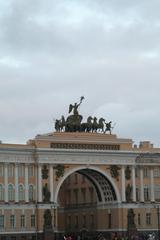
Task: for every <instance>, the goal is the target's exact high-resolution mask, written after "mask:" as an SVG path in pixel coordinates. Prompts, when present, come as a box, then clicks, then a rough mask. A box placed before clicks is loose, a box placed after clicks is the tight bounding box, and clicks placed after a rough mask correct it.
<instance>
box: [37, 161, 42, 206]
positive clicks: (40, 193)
mask: <svg viewBox="0 0 160 240" xmlns="http://www.w3.org/2000/svg"><path fill="white" fill-rule="evenodd" d="M37 187H38V202H42V166H41V165H40V164H39V165H38V186H37Z"/></svg>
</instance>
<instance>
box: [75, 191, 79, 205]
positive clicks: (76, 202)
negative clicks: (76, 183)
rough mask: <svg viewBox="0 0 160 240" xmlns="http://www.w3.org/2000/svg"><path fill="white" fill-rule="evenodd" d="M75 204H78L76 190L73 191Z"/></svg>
mask: <svg viewBox="0 0 160 240" xmlns="http://www.w3.org/2000/svg"><path fill="white" fill-rule="evenodd" d="M74 198H75V204H78V189H74Z"/></svg>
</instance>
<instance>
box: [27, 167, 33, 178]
mask: <svg viewBox="0 0 160 240" xmlns="http://www.w3.org/2000/svg"><path fill="white" fill-rule="evenodd" d="M28 175H29V177H33V176H34V166H33V165H31V166H29V168H28Z"/></svg>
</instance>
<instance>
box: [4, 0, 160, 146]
mask: <svg viewBox="0 0 160 240" xmlns="http://www.w3.org/2000/svg"><path fill="white" fill-rule="evenodd" d="M0 8H1V9H2V10H1V13H0V28H1V31H0V93H1V102H0V109H1V111H0V119H1V124H0V133H1V139H2V140H4V141H14V142H17V141H18V142H24V141H26V140H27V139H28V138H32V137H34V135H36V134H38V133H45V132H50V131H53V119H55V118H60V116H61V115H62V114H63V115H65V116H66V115H67V114H68V105H69V104H70V103H72V102H75V101H79V97H80V96H81V95H85V97H86V99H85V101H84V102H83V104H82V106H81V109H80V111H81V113H82V114H83V115H84V117H87V116H88V114H89V115H98V116H102V115H103V116H105V117H106V119H108V120H109V119H112V120H113V121H114V122H116V123H117V124H116V127H115V129H114V131H115V133H117V134H118V135H119V136H120V137H123V136H125V137H127V138H129V137H131V138H133V140H135V141H139V140H151V141H153V142H154V143H156V144H160V141H159V130H158V129H159V122H160V113H159V110H158V108H159V106H158V104H159V101H160V96H159V88H160V83H159V78H160V73H159V63H160V59H159V54H160V14H159V8H160V2H159V1H158V0H157V1H156V0H153V1H149V0H147V1H146V0H144V1H138V0H136V1H128V0H120V1H119V0H112V1H109V0H108V1H107V0H105V1H104V0H100V1H98V0H88V1H80V0H79V1H78V0H77V1H69V0H62V1H53V0H52V1H51V0H46V1H42V0H34V1H33V0H27V1H26V0H8V1H5V2H3V1H2V2H0ZM153 126H154V127H153Z"/></svg>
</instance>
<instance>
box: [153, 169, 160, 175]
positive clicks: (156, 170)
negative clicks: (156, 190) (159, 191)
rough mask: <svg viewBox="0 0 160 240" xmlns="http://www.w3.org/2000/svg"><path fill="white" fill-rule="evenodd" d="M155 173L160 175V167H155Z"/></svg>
mask: <svg viewBox="0 0 160 240" xmlns="http://www.w3.org/2000/svg"><path fill="white" fill-rule="evenodd" d="M153 175H154V177H160V168H159V167H155V168H154V169H153Z"/></svg>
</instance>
